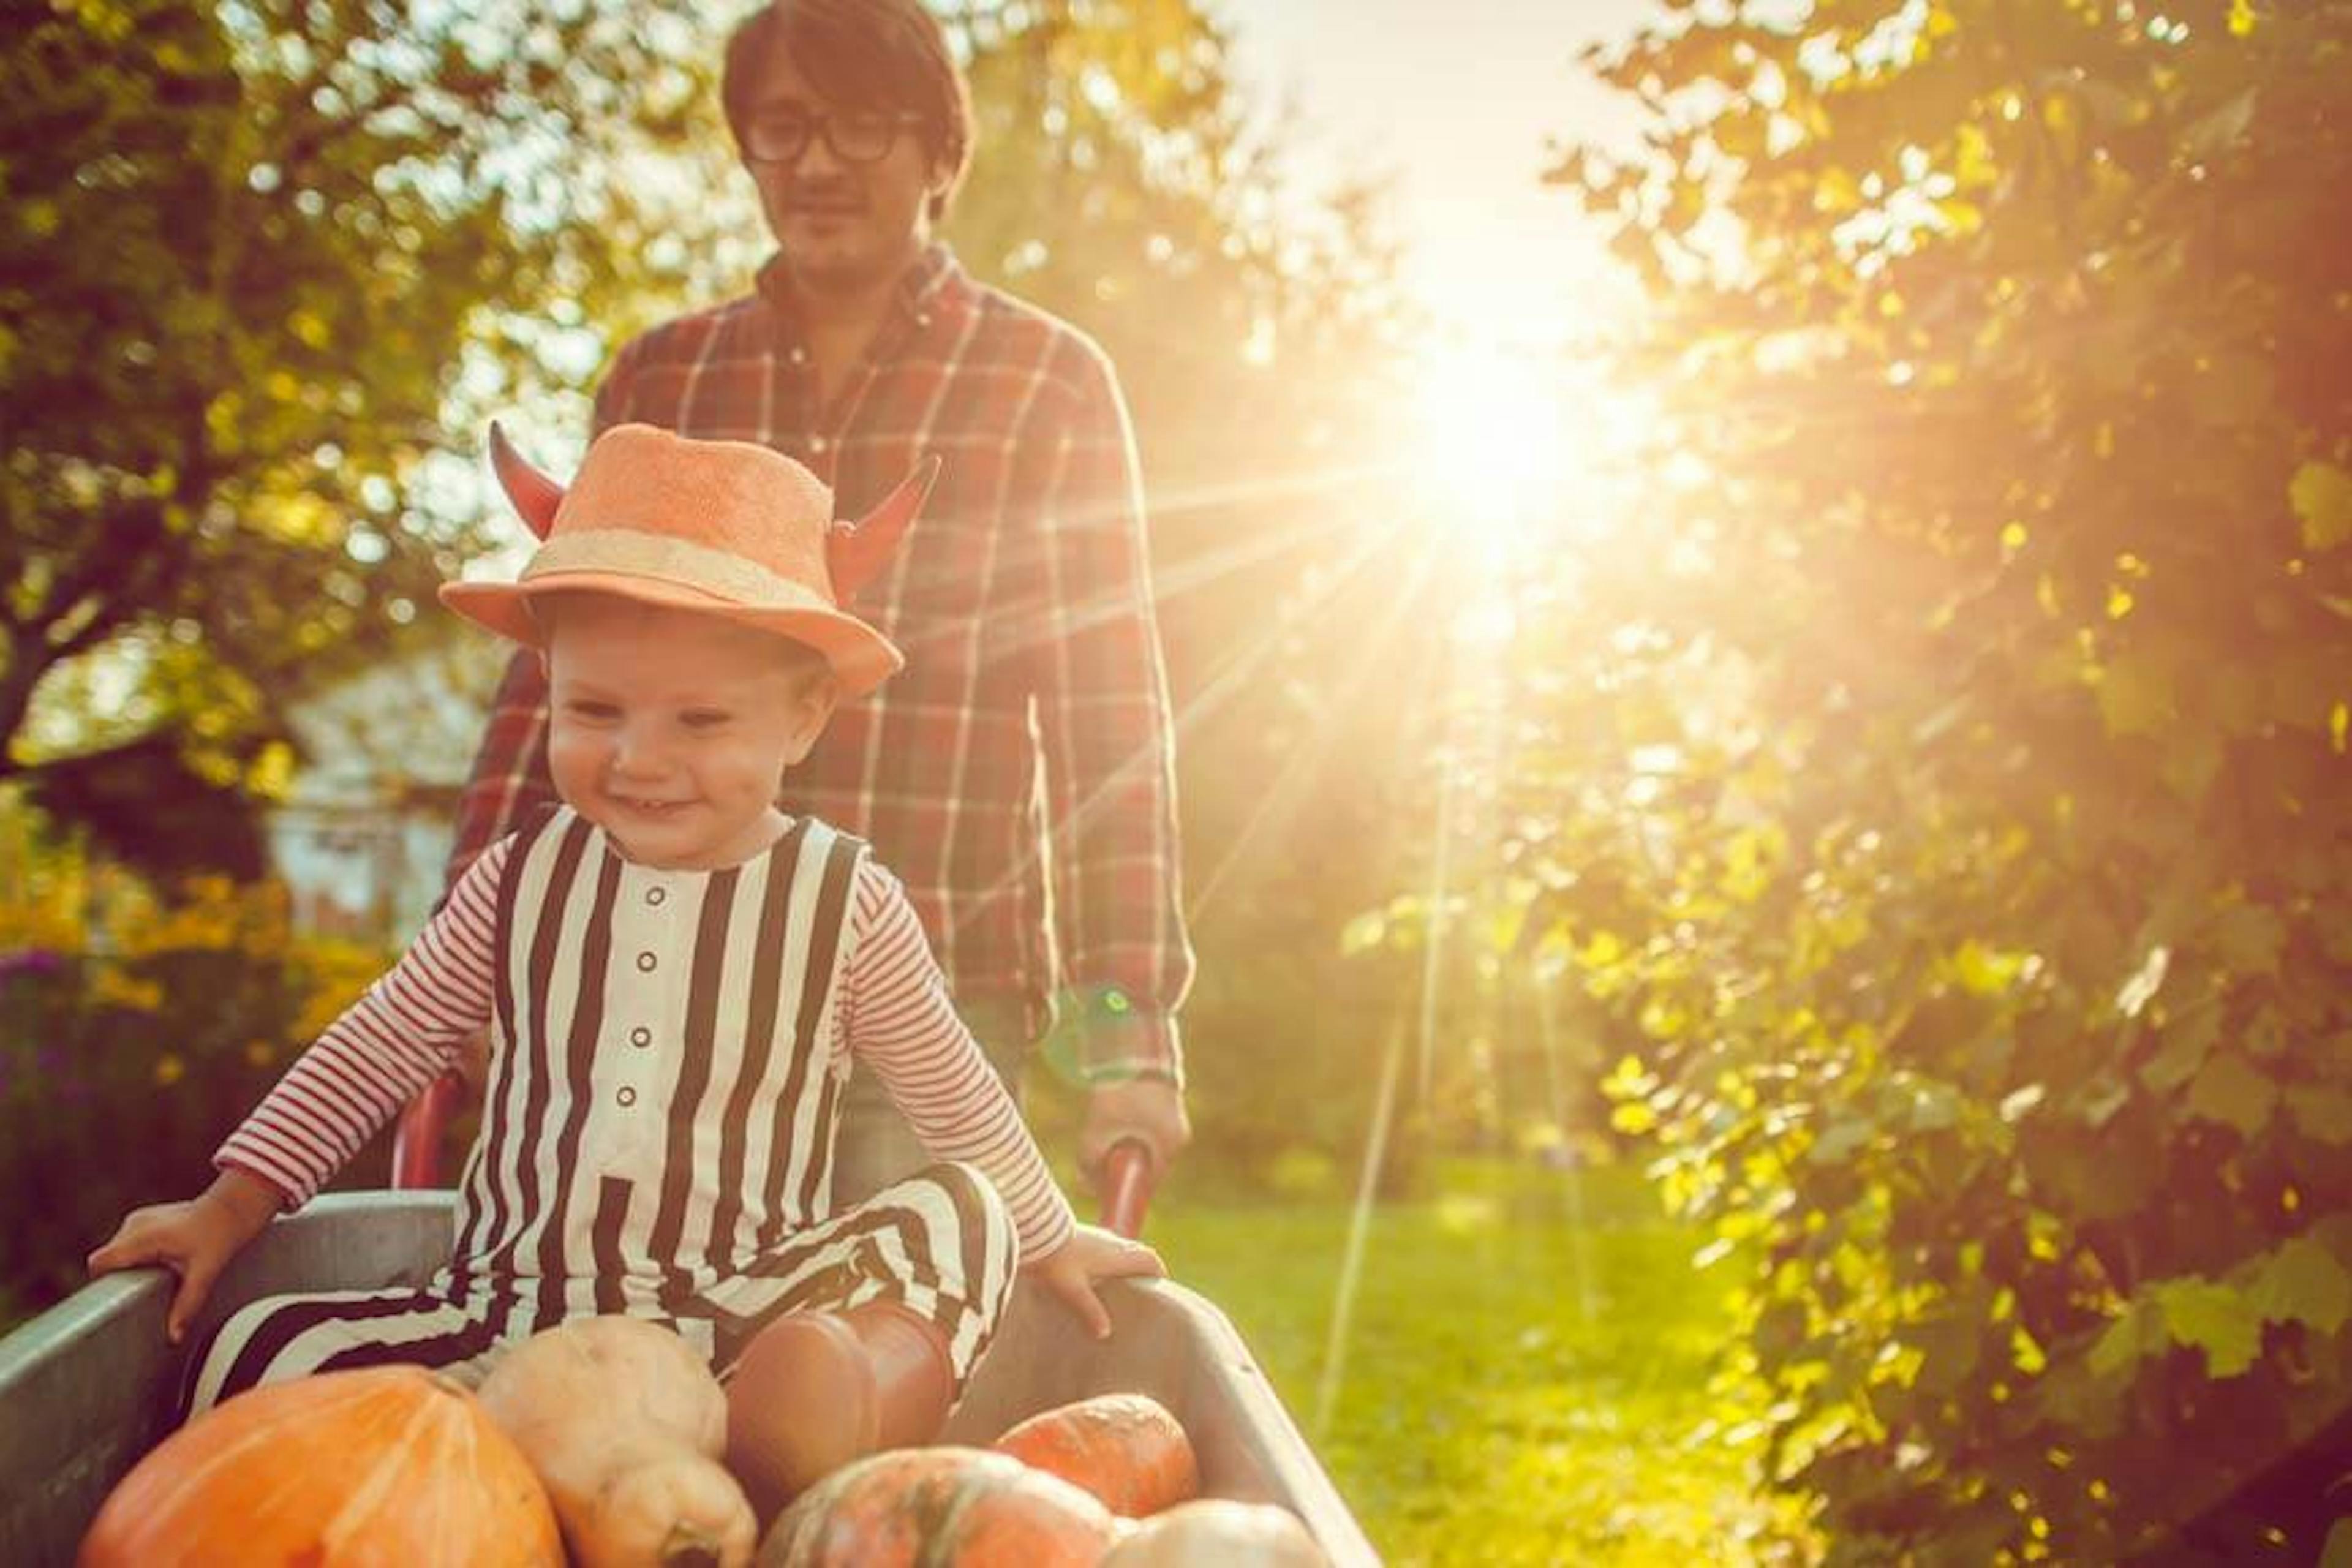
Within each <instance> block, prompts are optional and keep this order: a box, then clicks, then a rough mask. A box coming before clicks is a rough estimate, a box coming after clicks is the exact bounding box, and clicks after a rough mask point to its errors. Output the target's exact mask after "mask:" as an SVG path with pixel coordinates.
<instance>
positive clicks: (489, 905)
mask: <svg viewBox="0 0 2352 1568" xmlns="http://www.w3.org/2000/svg"><path fill="white" fill-rule="evenodd" d="M512 848H513V840H512V839H510V838H509V839H501V840H499V842H498V843H497V844H495V845H493V846H491V847H490V848H489V849H488V851H486V852H485V853H484V854H483V855H482V856H481V857H480V858H478V860H476V861H475V862H474V864H473V865H472V866H471V867H470V868H467V872H466V874H465V875H464V876H463V877H462V878H460V879H458V883H457V888H456V889H454V890H453V891H452V892H451V893H450V895H449V901H448V902H447V903H446V904H444V905H443V906H442V907H441V910H440V911H439V912H438V913H436V915H435V916H434V917H433V918H432V920H431V921H428V922H426V924H425V930H424V931H422V932H421V933H419V934H418V936H417V938H416V940H415V942H412V943H411V944H410V945H409V948H408V951H407V952H404V953H403V954H401V957H400V962H399V963H397V964H395V965H394V966H393V969H392V971H391V972H390V973H387V974H385V975H384V976H383V978H382V979H380V980H378V981H377V982H376V983H375V984H373V985H372V986H370V987H369V988H368V991H367V994H365V995H364V996H362V997H361V998H360V999H359V1000H358V1001H357V1002H355V1003H353V1004H352V1006H351V1007H350V1009H349V1010H347V1011H346V1012H345V1013H344V1014H343V1016H341V1017H340V1018H338V1019H336V1020H335V1021H334V1022H333V1023H332V1024H331V1025H329V1026H327V1030H326V1032H325V1033H324V1034H322V1035H320V1037H319V1039H318V1042H317V1043H316V1044H314V1045H313V1046H311V1047H310V1049H309V1050H307V1051H304V1052H303V1053H302V1055H301V1056H300V1057H299V1058H297V1059H296V1061H295V1063H294V1065H293V1066H292V1067H291V1068H288V1069H287V1071H286V1075H285V1076H284V1077H283V1078H281V1079H278V1083H277V1085H276V1086H275V1087H274V1088H272V1089H270V1091H269V1093H268V1095H267V1096H266V1097H264V1099H263V1100H262V1101H261V1103H260V1104H259V1105H257V1106H256V1107H255V1108H254V1110H253V1113H252V1114H251V1115H249V1116H247V1118H246V1119H245V1121H243V1122H242V1123H241V1124H239V1126H238V1127H237V1129H236V1131H234V1132H232V1133H230V1134H229V1136H228V1139H227V1141H226V1142H224V1143H223V1144H222V1145H221V1146H220V1149H219V1151H218V1152H216V1153H215V1155H214V1156H213V1163H214V1164H215V1165H216V1166H221V1167H224V1168H225V1167H227V1166H231V1165H236V1166H241V1167H243V1168H244V1169H245V1170H247V1171H248V1172H250V1173H253V1174H255V1175H257V1176H259V1177H261V1178H262V1179H263V1180H265V1181H267V1182H268V1183H270V1184H272V1185H274V1186H276V1187H277V1188H278V1190H279V1191H280V1192H282V1193H284V1194H286V1198H287V1206H288V1207H289V1208H295V1207H299V1206H300V1205H303V1204H305V1203H307V1202H309V1201H310V1195H311V1194H313V1193H316V1192H317V1191H318V1190H319V1188H320V1186H322V1185H324V1184H326V1182H327V1180H328V1178H330V1177H331V1176H332V1175H333V1174H334V1173H336V1172H337V1171H339V1170H341V1169H342V1167H343V1164H344V1163H345V1162H347V1161H348V1160H350V1159H351V1157H352V1155H353V1154H354V1153H356V1152H359V1150H360V1148H361V1147H362V1145H363V1144H365V1143H366V1142H367V1141H368V1140H369V1139H370V1138H372V1137H373V1136H374V1135H375V1134H376V1132H377V1131H379V1130H380V1129H381V1128H382V1127H383V1125H384V1123H385V1122H387V1121H391V1120H392V1119H393V1117H394V1116H395V1115H397V1114H399V1112H400V1110H401V1108H402V1107H404V1106H405V1105H406V1104H407V1103H408V1102H409V1101H410V1100H413V1099H415V1096H416V1094H417V1091H419V1090H420V1089H424V1088H425V1085H427V1084H429V1083H431V1082H432V1081H433V1080H434V1079H436V1078H438V1077H439V1076H440V1075H441V1073H442V1072H443V1071H444V1070H445V1069H446V1068H448V1067H449V1065H450V1064H451V1063H452V1062H454V1061H455V1060H456V1059H457V1053H458V1052H459V1051H460V1050H461V1049H462V1048H463V1047H464V1046H465V1043H466V1042H467V1039H469V1038H470V1037H472V1036H473V1034H474V1033H475V1031H477V1030H478V1029H479V1028H480V1027H481V1026H483V1025H484V1024H486V1023H488V1021H489V1017H490V1009H491V1005H492V1000H493V996H494V994H495V970H496V962H495V954H494V953H493V952H492V949H493V948H494V947H495V946H496V943H497V940H498V939H497V931H498V891H499V879H500V877H501V875H502V874H503V871H504V868H505V866H506V860H507V856H508V854H509V851H510V850H511V849H512Z"/></svg>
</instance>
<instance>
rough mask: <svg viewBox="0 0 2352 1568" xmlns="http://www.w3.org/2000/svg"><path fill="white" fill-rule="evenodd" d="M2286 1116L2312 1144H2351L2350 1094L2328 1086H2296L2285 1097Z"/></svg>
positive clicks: (2351, 1103) (2351, 1115) (2351, 1094)
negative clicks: (2292, 1120) (2289, 1117)
mask: <svg viewBox="0 0 2352 1568" xmlns="http://www.w3.org/2000/svg"><path fill="white" fill-rule="evenodd" d="M2285 1100H2286V1110H2287V1114H2288V1115H2289V1116H2291V1117H2293V1118H2294V1124H2295V1127H2296V1129H2297V1130H2298V1131H2301V1132H2302V1133H2303V1135H2304V1136H2305V1137H2306V1138H2309V1139H2311V1140H2313V1141H2314V1142H2320V1143H2330V1144H2335V1145H2337V1146H2339V1147H2340V1146H2341V1145H2343V1144H2346V1143H2352V1091H2347V1090H2344V1089H2337V1088H2336V1087H2335V1086H2334V1085H2332V1084H2300V1085H2297V1086H2296V1087H2294V1088H2293V1089H2288V1090H2287V1091H2286V1094H2285Z"/></svg>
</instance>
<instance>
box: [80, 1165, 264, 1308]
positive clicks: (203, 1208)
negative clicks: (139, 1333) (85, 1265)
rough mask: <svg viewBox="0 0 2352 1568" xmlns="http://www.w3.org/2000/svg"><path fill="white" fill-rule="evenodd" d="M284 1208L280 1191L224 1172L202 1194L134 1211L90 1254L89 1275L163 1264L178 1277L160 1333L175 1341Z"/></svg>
mask: <svg viewBox="0 0 2352 1568" xmlns="http://www.w3.org/2000/svg"><path fill="white" fill-rule="evenodd" d="M282 1206H284V1199H283V1198H281V1197H280V1196H279V1194H278V1189H277V1188H276V1187H273V1186H271V1185H270V1184H268V1183H267V1182H265V1181H263V1180H261V1179H260V1178H259V1177H257V1176H253V1175H248V1174H247V1173H245V1172H243V1171H239V1170H226V1171H223V1172H222V1173H220V1175H219V1177H218V1178H217V1179H215V1181H214V1183H213V1184H212V1185H211V1186H209V1187H207V1188H205V1192H204V1194H203V1195H202V1196H201V1197H196V1198H192V1199H190V1200H189V1201H188V1202H186V1203H178V1204H154V1205H150V1206H148V1207H146V1208H142V1209H133V1210H131V1213H130V1214H129V1215H125V1216H124V1218H123V1221H122V1223H121V1225H120V1226H116V1227H115V1231H114V1235H113V1236H112V1237H109V1238H108V1240H107V1242H106V1245H104V1246H103V1247H99V1248H98V1249H97V1250H96V1251H94V1252H92V1253H91V1254H90V1255H89V1271H90V1272H91V1273H92V1274H111V1273H113V1272H114V1271H115V1270H116V1269H119V1268H139V1267H141V1266H142V1265H144V1264H157V1263H160V1264H162V1265H163V1267H164V1268H169V1269H171V1270H172V1271H173V1273H175V1274H177V1275H178V1276H179V1277H180V1288H179V1289H178V1290H176V1291H175V1292H173V1296H172V1307H171V1310H170V1311H169V1312H168V1313H166V1314H165V1316H164V1320H163V1332H164V1334H165V1336H166V1337H167V1338H168V1339H170V1340H171V1342H173V1344H178V1343H179V1342H181V1340H183V1339H184V1338H185V1337H186V1336H187V1332H188V1325H189V1324H190V1323H192V1322H194V1321H195V1317H196V1314H197V1313H198V1312H199V1311H201V1310H203V1309H204V1304H205V1297H207V1296H209V1295H211V1294H212V1289H213V1282H214V1281H215V1280H216V1279H219V1278H220V1272H221V1270H222V1269H223V1268H226V1267H227V1266H228V1260H229V1259H230V1258H234V1257H236V1252H237V1249H238V1248H239V1247H243V1246H244V1245H245V1244H246V1243H247V1242H248V1241H251V1240H252V1239H253V1238H254V1237H256V1236H258V1235H259V1234H260V1233H261V1232H262V1230H263V1229H264V1228H265V1227H266V1226H268V1224H269V1222H270V1219H271V1218H272V1217H273V1216H274V1215H276V1214H277V1213H278V1209H279V1208H281V1207H282Z"/></svg>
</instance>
